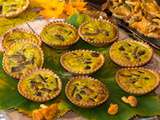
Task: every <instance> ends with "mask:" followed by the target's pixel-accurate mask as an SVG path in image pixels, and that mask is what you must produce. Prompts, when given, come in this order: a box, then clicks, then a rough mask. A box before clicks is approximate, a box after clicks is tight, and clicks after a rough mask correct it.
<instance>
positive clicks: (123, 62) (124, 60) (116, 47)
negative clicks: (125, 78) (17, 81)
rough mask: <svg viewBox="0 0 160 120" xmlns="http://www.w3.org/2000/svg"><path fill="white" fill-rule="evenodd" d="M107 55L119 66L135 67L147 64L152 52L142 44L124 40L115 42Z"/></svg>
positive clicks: (146, 45)
mask: <svg viewBox="0 0 160 120" xmlns="http://www.w3.org/2000/svg"><path fill="white" fill-rule="evenodd" d="M109 55H110V58H111V59H112V60H113V61H114V62H115V63H116V64H118V65H120V66H123V67H135V66H142V65H144V64H146V63H147V62H149V61H150V59H151V58H152V55H153V50H152V48H151V47H150V46H149V45H148V44H146V43H144V42H140V41H135V40H132V39H125V40H120V41H117V42H115V43H114V44H113V45H112V46H111V48H110V50H109Z"/></svg>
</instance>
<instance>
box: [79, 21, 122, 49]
mask: <svg viewBox="0 0 160 120" xmlns="http://www.w3.org/2000/svg"><path fill="white" fill-rule="evenodd" d="M78 33H79V35H80V37H81V38H82V39H83V40H84V41H86V42H87V43H89V44H91V45H94V46H98V47H100V46H104V45H106V44H108V43H112V42H113V41H115V40H117V39H118V34H119V33H118V28H117V27H116V26H115V25H113V24H112V23H111V22H109V21H106V20H100V19H93V20H91V21H89V22H84V23H83V24H81V25H80V27H79V29H78Z"/></svg>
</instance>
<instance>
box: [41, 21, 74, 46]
mask: <svg viewBox="0 0 160 120" xmlns="http://www.w3.org/2000/svg"><path fill="white" fill-rule="evenodd" d="M41 36H42V38H43V39H44V41H45V42H46V43H47V44H49V45H50V44H51V45H52V44H53V45H54V44H55V45H57V44H59V45H61V44H65V43H68V42H72V41H74V40H75V39H76V37H77V33H76V31H75V30H74V29H73V28H71V27H70V26H68V25H66V24H53V25H49V26H48V27H46V28H44V30H43V31H42V33H41Z"/></svg>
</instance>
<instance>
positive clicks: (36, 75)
mask: <svg viewBox="0 0 160 120" xmlns="http://www.w3.org/2000/svg"><path fill="white" fill-rule="evenodd" d="M61 87H62V84H61V80H60V79H59V77H58V76H57V75H56V74H55V73H53V72H52V71H49V70H45V69H39V70H36V71H34V72H31V73H28V74H27V75H26V76H25V77H23V78H21V80H20V81H19V83H18V91H19V93H20V94H21V95H22V96H24V97H26V98H27V99H29V100H32V101H36V102H45V101H48V100H50V99H53V98H55V97H56V96H58V95H59V94H60V91H61Z"/></svg>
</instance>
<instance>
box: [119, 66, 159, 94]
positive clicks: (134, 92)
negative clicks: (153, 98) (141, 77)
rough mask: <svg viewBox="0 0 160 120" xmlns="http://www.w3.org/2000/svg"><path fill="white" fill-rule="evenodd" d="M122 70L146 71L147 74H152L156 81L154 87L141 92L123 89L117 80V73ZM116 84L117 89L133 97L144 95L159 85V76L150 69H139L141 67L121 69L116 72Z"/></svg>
mask: <svg viewBox="0 0 160 120" xmlns="http://www.w3.org/2000/svg"><path fill="white" fill-rule="evenodd" d="M123 70H146V71H149V72H151V73H153V74H154V75H155V76H156V78H157V81H156V83H155V85H154V86H153V87H152V88H150V89H148V90H147V89H146V90H143V91H142V90H141V91H133V90H132V89H129V88H128V87H124V86H123V85H122V84H121V83H120V81H119V79H118V75H119V72H120V71H123ZM116 82H117V84H118V85H119V87H120V88H121V89H122V90H124V91H125V92H127V93H130V94H135V95H144V94H147V93H149V92H151V91H152V90H154V89H155V88H156V87H157V86H158V85H159V83H160V76H159V74H158V73H157V72H155V71H153V70H151V69H146V68H141V67H140V68H122V69H120V70H118V71H117V73H116Z"/></svg>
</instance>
